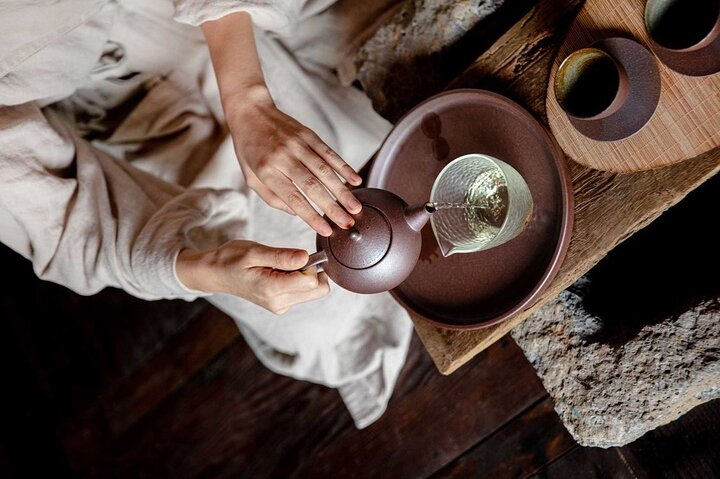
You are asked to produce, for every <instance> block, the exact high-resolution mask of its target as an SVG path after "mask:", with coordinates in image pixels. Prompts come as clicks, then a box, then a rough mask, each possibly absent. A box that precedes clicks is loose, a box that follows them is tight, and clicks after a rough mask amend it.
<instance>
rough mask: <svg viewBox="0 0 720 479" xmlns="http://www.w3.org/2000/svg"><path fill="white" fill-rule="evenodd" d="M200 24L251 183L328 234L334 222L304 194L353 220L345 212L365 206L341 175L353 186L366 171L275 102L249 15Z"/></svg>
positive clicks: (335, 215)
mask: <svg viewBox="0 0 720 479" xmlns="http://www.w3.org/2000/svg"><path fill="white" fill-rule="evenodd" d="M202 31H203V34H204V35H205V39H206V41H207V44H208V48H209V50H210V56H211V58H212V63H213V68H214V69H215V76H216V77H217V81H218V86H219V87H220V97H221V99H222V105H223V109H224V110H225V118H226V120H227V123H228V127H229V128H230V133H231V135H232V137H233V142H234V144H235V152H236V154H237V157H238V160H239V162H240V167H241V168H242V170H243V173H244V174H245V179H246V180H247V183H248V185H249V186H250V187H251V188H252V189H253V190H255V191H256V192H257V193H258V194H259V195H260V197H262V199H263V200H265V202H266V203H268V204H269V205H270V206H273V207H275V208H278V209H282V210H284V211H287V212H288V213H291V214H297V215H298V216H299V217H300V218H302V219H303V220H305V222H306V223H307V224H309V225H310V227H311V228H312V229H314V230H315V231H317V232H318V233H319V234H321V235H323V236H330V235H331V234H332V229H331V227H330V225H329V224H328V223H327V222H326V221H325V220H324V219H323V218H322V217H321V216H320V215H319V214H317V212H316V211H315V208H313V207H312V205H311V204H310V202H309V201H308V200H307V199H306V198H305V196H304V195H307V197H308V198H310V200H312V202H313V203H315V204H316V205H317V206H318V207H319V208H320V209H321V210H322V211H323V212H324V213H325V214H326V215H327V217H328V218H330V220H332V221H334V222H335V223H336V224H337V225H338V226H340V227H341V228H350V227H352V226H353V224H354V220H353V218H352V216H350V215H349V214H348V213H347V212H348V211H349V212H350V213H359V212H360V209H361V207H362V206H361V205H360V202H359V201H358V200H357V199H356V198H355V197H354V196H353V194H352V193H351V192H350V190H349V189H348V188H347V187H346V186H345V184H344V183H343V182H342V181H341V180H340V178H339V177H338V175H340V177H342V178H344V179H345V180H346V181H347V182H348V183H350V184H351V185H354V186H357V185H359V184H360V183H361V179H360V176H359V175H358V174H357V172H355V170H353V169H352V167H350V166H349V165H348V164H347V163H345V162H344V161H343V160H342V158H340V157H339V156H338V155H337V153H335V152H334V151H333V150H332V149H331V148H330V147H329V146H327V145H326V144H325V143H324V142H323V141H322V140H321V139H320V138H319V137H318V136H317V135H316V134H315V133H314V132H312V131H311V130H310V129H308V128H307V127H305V126H303V125H301V124H300V123H298V122H297V121H296V120H295V119H293V118H291V117H290V116H288V115H286V114H284V113H283V112H281V111H280V110H278V109H277V107H276V106H275V103H274V102H273V100H272V98H271V97H270V93H269V92H268V90H267V87H266V85H265V79H264V77H263V73H262V68H261V67H260V61H259V59H258V54H257V47H256V46H255V38H254V37H253V27H252V19H251V18H250V15H248V14H247V13H246V12H237V13H232V14H230V15H225V16H224V17H221V18H219V19H217V20H213V21H208V22H205V23H203V24H202ZM338 202H339V204H338ZM341 205H342V206H341ZM342 207H345V210H347V211H345V210H344V209H343V208H342Z"/></svg>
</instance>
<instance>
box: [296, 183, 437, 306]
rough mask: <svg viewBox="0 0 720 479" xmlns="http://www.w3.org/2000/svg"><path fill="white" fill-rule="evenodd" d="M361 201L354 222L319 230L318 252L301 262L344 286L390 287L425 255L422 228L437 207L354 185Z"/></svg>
mask: <svg viewBox="0 0 720 479" xmlns="http://www.w3.org/2000/svg"><path fill="white" fill-rule="evenodd" d="M353 194H354V195H355V197H356V198H357V199H358V201H360V203H362V205H363V208H362V210H361V211H360V213H358V214H356V215H353V218H354V219H355V224H354V226H353V227H352V228H350V229H348V230H344V229H342V228H340V227H338V226H337V225H335V224H332V228H333V232H332V234H331V235H330V236H329V237H324V236H320V235H318V236H317V250H318V251H317V253H314V254H312V255H310V259H309V261H308V263H307V264H306V265H305V266H304V267H303V268H302V270H306V269H308V268H310V267H312V266H315V267H317V268H318V271H325V273H327V275H328V276H329V277H330V278H331V279H332V280H333V281H334V282H335V283H337V284H338V285H339V286H341V287H342V288H345V289H347V290H349V291H353V292H355V293H364V294H372V293H380V292H383V291H389V290H391V289H393V288H395V287H396V286H398V285H399V284H400V283H402V282H403V281H405V279H406V278H407V277H408V276H409V275H410V273H411V272H412V270H413V269H414V268H415V264H416V263H417V261H418V258H419V257H420V249H421V246H422V236H421V234H420V230H422V228H423V226H425V224H427V222H428V220H429V219H430V216H431V214H432V213H433V212H434V211H435V209H434V205H433V204H432V203H423V204H421V205H417V206H408V205H407V203H405V201H403V199H402V198H400V197H399V196H397V195H395V194H394V193H391V192H389V191H386V190H381V189H377V188H361V189H357V190H355V191H353Z"/></svg>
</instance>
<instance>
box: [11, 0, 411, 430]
mask: <svg viewBox="0 0 720 479" xmlns="http://www.w3.org/2000/svg"><path fill="white" fill-rule="evenodd" d="M387 3H388V1H387V0H371V1H368V2H365V4H364V6H358V3H357V2H355V1H354V0H341V1H339V2H337V3H334V2H332V1H300V0H296V1H269V0H268V1H262V0H254V1H253V0H236V1H232V0H226V1H211V0H178V1H176V2H175V4H173V3H170V2H169V1H159V0H158V1H152V2H147V1H144V0H119V1H111V0H63V1H62V2H56V1H51V0H34V1H29V0H28V1H19V0H3V2H0V241H2V242H3V243H5V244H6V245H8V246H10V247H11V248H12V249H14V250H15V251H17V252H18V253H20V254H22V255H23V256H25V257H26V258H28V259H30V260H31V261H32V264H33V268H34V270H35V272H36V274H37V275H38V276H39V277H41V278H43V279H46V280H49V281H53V282H56V283H59V284H62V285H65V286H67V287H68V288H70V289H72V290H74V291H76V292H78V293H80V294H93V293H96V292H97V291H99V290H101V289H102V288H104V287H107V286H113V287H118V288H122V289H124V290H126V291H127V292H129V293H130V294H133V295H135V296H138V297H141V298H145V299H159V298H182V299H185V300H193V299H195V298H197V297H201V296H204V297H207V299H208V300H209V301H211V302H213V303H214V304H215V305H217V306H218V307H220V308H221V309H223V310H224V311H226V312H227V313H228V314H230V315H231V316H232V317H233V318H234V319H235V320H236V323H237V324H238V327H239V328H240V330H241V332H242V333H243V335H244V336H245V338H246V339H247V342H248V344H249V345H250V346H251V347H252V348H253V350H254V352H255V353H256V354H257V355H258V357H259V358H260V360H261V361H263V363H264V364H265V365H266V366H267V367H269V368H270V369H272V370H274V371H277V372H279V373H281V374H286V375H289V376H292V377H295V378H298V379H305V380H309V381H313V382H316V383H320V384H325V385H327V386H329V387H333V388H337V389H338V390H339V392H340V394H341V396H342V398H343V400H344V401H345V403H346V404H347V406H348V408H349V410H350V412H351V414H352V416H353V418H354V420H355V422H356V424H357V425H358V427H364V426H366V425H367V424H369V423H371V422H372V421H374V420H375V419H377V417H379V416H380V415H381V414H382V412H383V411H384V409H385V406H386V404H387V401H388V399H389V397H390V394H391V392H392V388H393V387H394V384H395V381H396V379H397V375H398V373H399V370H400V368H401V367H402V364H403V362H404V359H405V355H406V351H407V346H408V342H409V338H410V334H411V325H410V321H409V319H408V317H407V313H406V312H405V311H404V310H403V309H402V308H400V307H399V306H398V305H397V304H396V303H395V302H394V301H393V300H392V299H391V297H390V296H389V295H388V294H387V293H386V294H380V295H370V296H363V295H356V294H352V293H349V292H347V291H344V290H342V289H341V288H339V287H337V286H334V287H333V288H332V289H333V291H332V293H331V294H330V295H329V296H328V297H326V298H324V299H322V300H321V301H318V302H314V303H311V304H306V305H300V306H298V307H296V308H293V309H292V310H291V311H290V312H288V313H286V314H285V315H283V316H280V317H275V316H274V315H272V314H270V313H268V312H267V311H265V310H263V309H262V308H259V307H257V306H255V305H253V304H251V303H249V302H246V301H242V300H240V299H238V298H234V297H231V296H226V295H214V296H208V295H206V294H203V293H200V292H198V291H191V290H189V289H187V288H186V287H184V285H183V284H182V283H180V281H179V280H178V278H177V276H176V274H175V259H176V256H177V254H178V252H179V251H180V250H181V249H183V248H186V247H191V248H210V247H214V246H217V245H219V244H221V243H222V242H224V241H226V240H228V239H232V238H242V239H249V240H253V241H258V242H260V243H263V244H268V245H271V246H288V247H299V248H305V249H307V250H310V251H311V252H312V251H313V248H314V233H313V232H312V231H311V230H310V228H309V227H307V225H305V224H304V223H303V222H302V221H301V220H299V219H298V218H296V217H292V216H290V215H287V214H285V213H283V212H280V211H277V210H274V209H272V208H270V207H269V206H267V205H266V204H265V203H263V202H262V201H261V200H260V199H259V198H258V196H257V195H255V194H254V193H252V192H250V191H249V189H248V188H247V186H246V184H245V182H244V179H243V177H242V174H241V171H240V168H239V167H238V165H237V160H236V158H235V154H234V152H233V149H232V143H231V140H230V138H229V137H228V135H227V132H226V128H225V126H224V123H223V117H222V112H221V109H220V101H219V94H218V91H217V87H216V83H215V79H214V77H213V72H212V68H211V66H210V63H209V57H208V54H207V48H206V46H205V45H204V43H203V38H202V35H201V32H200V31H199V29H198V28H197V27H196V26H195V25H197V24H199V23H201V22H203V21H206V20H210V19H216V18H219V17H221V16H223V15H225V14H227V13H230V12H234V11H239V10H245V11H248V12H249V13H250V14H251V15H252V18H253V22H254V23H255V24H256V26H257V27H258V29H257V31H256V38H257V44H258V51H259V55H260V59H261V63H262V67H263V71H264V73H265V76H266V81H267V83H268V87H269V89H270V92H271V94H272V96H273V98H274V99H275V101H276V103H277V105H278V107H279V108H280V109H282V110H283V111H285V112H286V113H288V114H290V115H291V116H293V117H295V118H296V119H298V120H299V121H300V122H302V123H304V124H305V125H307V126H308V127H310V128H311V129H313V130H314V131H316V132H317V133H318V134H319V135H320V137H321V138H323V139H324V140H325V141H326V142H327V143H328V144H329V145H331V146H332V147H333V148H335V149H336V150H337V151H338V152H339V153H340V154H341V155H342V156H343V157H344V158H345V160H346V161H348V163H350V164H351V165H353V166H354V167H355V168H359V167H361V166H362V164H363V163H364V162H365V161H367V159H368V158H369V157H370V155H371V154H372V152H373V151H374V150H375V149H376V148H377V147H378V145H379V143H380V141H381V140H382V138H383V137H384V136H385V135H386V134H387V131H388V130H389V125H388V124H387V123H386V122H385V121H384V120H382V119H381V118H380V117H379V116H377V115H376V114H375V113H374V112H373V111H372V108H371V107H370V104H369V101H368V100H367V98H365V97H364V96H363V95H362V94H361V93H360V92H359V91H357V90H355V89H352V88H348V87H344V86H342V85H340V84H339V82H338V80H337V78H336V76H335V75H334V74H333V73H332V70H331V67H332V66H333V62H336V61H337V60H338V59H339V58H340V57H341V56H342V53H343V48H344V45H343V42H344V41H345V40H347V39H348V38H350V37H351V36H352V35H353V28H362V26H363V25H367V24H369V23H370V22H371V21H372V16H373V15H375V14H376V13H378V12H379V11H381V10H382V8H383V6H384V5H385V4H387ZM331 4H332V5H331ZM347 12H351V13H352V14H353V15H356V18H357V19H358V20H357V21H355V22H351V21H349V20H348V19H347V18H345V17H344V16H343V15H344V14H345V13H347ZM358 12H359V13H362V14H364V16H363V15H358ZM328 35H329V36H328ZM328 38H332V39H333V40H334V42H333V41H330V42H329V41H328ZM338 39H341V40H343V39H344V40H343V41H338ZM333 43H334V44H336V48H331V45H333ZM228 48H232V45H228ZM198 340H199V341H202V338H198Z"/></svg>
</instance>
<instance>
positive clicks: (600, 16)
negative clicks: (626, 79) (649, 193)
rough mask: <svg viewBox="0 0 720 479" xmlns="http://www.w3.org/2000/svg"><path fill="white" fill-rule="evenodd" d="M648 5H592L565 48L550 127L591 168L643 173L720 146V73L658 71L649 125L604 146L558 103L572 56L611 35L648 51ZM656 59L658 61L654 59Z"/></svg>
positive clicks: (630, 1)
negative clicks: (657, 91) (576, 125)
mask: <svg viewBox="0 0 720 479" xmlns="http://www.w3.org/2000/svg"><path fill="white" fill-rule="evenodd" d="M644 9H645V0H625V1H622V2H618V1H614V0H587V2H586V3H585V6H584V7H583V8H582V10H581V11H580V13H579V14H578V17H577V19H576V21H575V23H574V24H573V25H572V27H571V28H570V31H569V32H568V35H567V38H566V40H565V42H564V43H563V45H562V46H561V47H560V50H559V52H558V55H557V58H556V60H555V64H554V65H553V71H552V73H551V75H550V82H549V85H550V86H549V88H548V92H547V114H548V120H549V124H550V128H551V130H552V132H553V134H554V135H555V137H556V138H557V140H558V143H560V146H561V147H562V148H563V150H564V151H565V153H566V154H567V155H568V156H569V157H570V158H572V159H573V160H575V161H577V162H578V163H581V164H583V165H586V166H588V167H591V168H597V169H599V170H606V171H614V172H624V173H627V172H632V171H642V170H648V169H652V168H658V167H662V166H668V165H672V164H674V163H678V162H680V161H683V160H685V159H688V158H694V157H696V156H698V155H700V154H702V153H705V152H707V151H709V150H711V149H713V148H715V147H717V146H720V73H718V74H714V75H710V76H706V77H690V76H686V75H682V74H680V73H676V72H674V71H672V70H670V69H669V68H668V67H666V66H665V65H663V64H662V63H661V62H660V61H659V60H657V61H658V66H659V69H660V76H661V81H662V87H661V93H660V101H659V103H658V106H657V110H656V111H655V114H654V115H653V116H652V117H651V119H650V121H649V122H648V123H647V124H646V125H645V127H644V128H642V129H641V130H640V131H638V132H637V133H636V134H634V135H632V136H630V137H628V138H625V139H623V140H619V141H612V142H601V141H596V140H593V139H590V138H588V137H586V136H584V135H582V134H581V133H580V132H578V131H577V130H576V129H575V128H574V127H573V126H572V125H571V124H570V121H569V120H568V117H567V116H566V115H565V112H564V111H563V110H562V109H561V108H560V106H559V105H558V102H557V100H556V99H555V93H554V88H553V87H552V84H553V79H554V75H555V71H556V70H557V68H558V66H559V64H560V63H561V62H562V60H563V59H565V58H566V57H567V56H568V55H569V54H570V53H572V52H573V51H575V50H578V49H580V48H584V47H587V46H590V45H591V44H592V43H594V42H596V41H598V40H601V39H602V38H606V37H608V36H624V37H628V38H633V39H635V40H637V41H639V42H640V43H641V44H643V45H644V46H646V47H647V48H648V49H649V44H650V40H649V38H648V36H647V34H646V32H645V27H644V25H645V23H644V19H643V14H644ZM655 58H656V59H657V57H655Z"/></svg>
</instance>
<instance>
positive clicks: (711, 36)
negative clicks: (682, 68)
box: [643, 0, 720, 53]
mask: <svg viewBox="0 0 720 479" xmlns="http://www.w3.org/2000/svg"><path fill="white" fill-rule="evenodd" d="M652 1H653V0H647V1H646V2H645V10H644V12H643V26H644V27H645V33H646V34H647V36H648V38H649V39H650V41H651V42H652V44H653V45H655V46H656V47H658V48H662V49H665V50H667V51H670V52H675V53H691V52H696V51H698V50H702V49H703V48H706V47H707V46H709V45H710V44H712V43H713V42H714V41H715V40H716V39H717V38H718V36H720V5H719V6H718V14H717V18H716V19H715V23H714V24H713V26H712V28H711V29H710V31H708V33H707V35H705V36H704V37H703V38H702V39H701V40H700V41H699V42H697V43H695V44H693V45H690V46H689V47H685V48H670V47H667V46H665V45H663V44H662V43H660V42H658V41H657V40H655V37H653V35H652V34H651V33H650V26H649V25H648V5H650V2H652ZM718 3H719V4H720V2H718Z"/></svg>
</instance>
